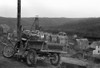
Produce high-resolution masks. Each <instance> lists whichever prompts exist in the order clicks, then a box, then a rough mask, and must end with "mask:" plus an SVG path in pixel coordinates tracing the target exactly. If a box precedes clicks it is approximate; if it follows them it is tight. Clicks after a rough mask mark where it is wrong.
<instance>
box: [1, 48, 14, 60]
mask: <svg viewBox="0 0 100 68" xmlns="http://www.w3.org/2000/svg"><path fill="white" fill-rule="evenodd" d="M2 53H3V56H4V57H7V58H10V57H12V56H13V55H14V47H13V46H5V47H4V49H3V52H2Z"/></svg>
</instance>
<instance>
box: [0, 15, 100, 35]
mask: <svg viewBox="0 0 100 68" xmlns="http://www.w3.org/2000/svg"><path fill="white" fill-rule="evenodd" d="M21 22H22V25H24V27H25V28H26V29H29V28H30V27H31V25H32V24H33V22H34V18H22V19H21ZM16 23H17V19H16V18H4V17H0V24H7V25H9V26H10V27H11V28H13V29H14V28H15V27H16ZM39 24H40V26H42V28H44V29H45V30H50V31H69V32H70V31H71V32H77V33H84V34H91V35H100V18H39Z"/></svg>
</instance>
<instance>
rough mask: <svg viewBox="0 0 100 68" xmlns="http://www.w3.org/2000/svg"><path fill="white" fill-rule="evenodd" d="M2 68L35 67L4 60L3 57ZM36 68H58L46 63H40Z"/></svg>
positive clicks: (0, 58) (1, 58)
mask: <svg viewBox="0 0 100 68" xmlns="http://www.w3.org/2000/svg"><path fill="white" fill-rule="evenodd" d="M0 68H35V67H29V66H27V65H26V63H25V62H20V61H17V60H14V59H8V58H4V57H3V56H0ZM36 68H56V67H54V66H52V65H50V63H47V62H44V61H38V62H37V67H36Z"/></svg>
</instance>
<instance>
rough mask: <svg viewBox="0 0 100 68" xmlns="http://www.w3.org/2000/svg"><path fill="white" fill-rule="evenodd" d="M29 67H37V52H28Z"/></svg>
mask: <svg viewBox="0 0 100 68" xmlns="http://www.w3.org/2000/svg"><path fill="white" fill-rule="evenodd" d="M26 61H27V65H28V66H35V65H36V63H37V58H36V51H35V50H31V51H29V52H28V55H27V57H26Z"/></svg>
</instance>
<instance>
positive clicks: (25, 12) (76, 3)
mask: <svg viewBox="0 0 100 68" xmlns="http://www.w3.org/2000/svg"><path fill="white" fill-rule="evenodd" d="M21 1H22V17H34V16H35V15H39V17H70V18H71V17H100V0H21ZM0 16H3V17H16V16H17V0H0Z"/></svg>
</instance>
